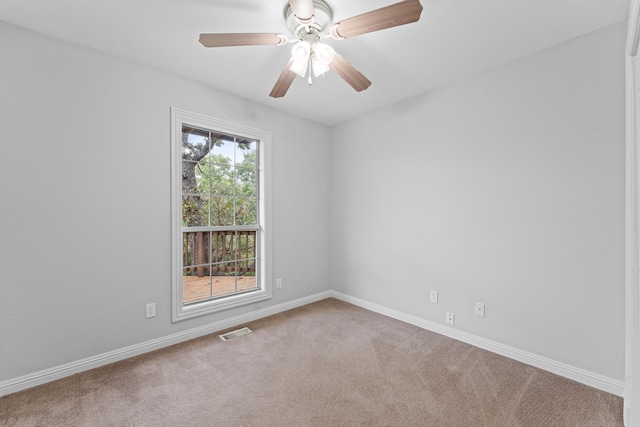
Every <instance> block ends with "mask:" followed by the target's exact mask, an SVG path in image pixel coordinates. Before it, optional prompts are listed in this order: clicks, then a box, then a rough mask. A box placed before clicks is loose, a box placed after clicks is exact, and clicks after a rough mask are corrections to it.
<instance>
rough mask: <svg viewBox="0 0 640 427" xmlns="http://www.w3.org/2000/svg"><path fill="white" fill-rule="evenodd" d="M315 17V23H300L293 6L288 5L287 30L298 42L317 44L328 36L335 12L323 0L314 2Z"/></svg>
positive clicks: (285, 10)
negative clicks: (323, 37)
mask: <svg viewBox="0 0 640 427" xmlns="http://www.w3.org/2000/svg"><path fill="white" fill-rule="evenodd" d="M313 8H314V15H313V21H312V22H311V23H308V24H302V23H300V22H298V20H297V19H296V17H295V15H294V14H293V10H292V9H291V5H290V4H289V3H287V6H286V7H285V9H284V18H285V20H286V23H287V28H288V29H289V31H290V32H291V34H293V35H294V36H295V38H296V39H298V40H304V41H308V42H310V43H313V42H317V41H318V40H320V38H321V37H322V36H324V35H328V34H329V31H330V29H331V24H332V22H333V12H332V11H331V8H330V7H329V5H328V4H327V3H326V2H324V1H323V0H313Z"/></svg>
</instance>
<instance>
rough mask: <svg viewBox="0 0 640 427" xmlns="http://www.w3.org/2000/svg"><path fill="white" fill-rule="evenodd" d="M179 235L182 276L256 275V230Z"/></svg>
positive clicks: (200, 232) (194, 232) (192, 232)
mask: <svg viewBox="0 0 640 427" xmlns="http://www.w3.org/2000/svg"><path fill="white" fill-rule="evenodd" d="M182 234H183V236H182V239H183V241H182V247H183V254H182V256H183V259H182V263H183V264H182V265H183V266H184V267H185V271H184V272H183V275H185V276H198V277H203V276H209V274H211V275H213V276H216V275H234V274H237V275H243V274H246V273H249V274H250V273H254V274H255V262H256V231H255V230H242V231H238V230H228V231H190V232H183V233H182Z"/></svg>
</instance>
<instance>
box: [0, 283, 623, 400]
mask: <svg viewBox="0 0 640 427" xmlns="http://www.w3.org/2000/svg"><path fill="white" fill-rule="evenodd" d="M329 297H333V298H337V299H339V300H342V301H345V302H348V303H351V304H353V305H357V306H358V307H362V308H365V309H367V310H370V311H373V312H376V313H379V314H382V315H385V316H388V317H391V318H393V319H397V320H400V321H403V322H406V323H409V324H411V325H414V326H418V327H420V328H423V329H426V330H429V331H432V332H436V333H438V334H441V335H445V336H447V337H450V338H453V339H456V340H458V341H462V342H466V343H467V344H471V345H473V346H476V347H479V348H482V349H485V350H488V351H491V352H493V353H497V354H500V355H502V356H505V357H509V358H511V359H514V360H517V361H519V362H522V363H526V364H528V365H531V366H535V367H536V368H540V369H544V370H545V371H549V372H552V373H554V374H557V375H560V376H563V377H566V378H569V379H571V380H574V381H578V382H580V383H583V384H586V385H588V386H590V387H594V388H597V389H599V390H603V391H606V392H608V393H612V394H615V395H617V396H623V395H624V383H623V382H622V381H618V380H614V379H612V378H608V377H605V376H602V375H599V374H595V373H593V372H589V371H586V370H584V369H580V368H576V367H574V366H570V365H567V364H564V363H561V362H557V361H555V360H551V359H548V358H545V357H542V356H538V355H536V354H533V353H529V352H526V351H522V350H519V349H517V348H514V347H510V346H507V345H504V344H500V343H498V342H495V341H491V340H487V339H484V338H481V337H478V336H475V335H472V334H469V333H466V332H462V331H459V330H456V329H453V328H450V327H446V326H444V325H440V324H438V323H435V322H431V321H429V320H425V319H422V318H419V317H416V316H413V315H410V314H406V313H402V312H400V311H397V310H393V309H390V308H387V307H383V306H381V305H378V304H374V303H371V302H368V301H365V300H361V299H359V298H355V297H352V296H349V295H345V294H342V293H340V292H336V291H327V292H321V293H318V294H314V295H310V296H308V297H304V298H300V299H297V300H294V301H289V302H286V303H282V304H278V305H275V306H272V307H267V308H263V309H260V310H256V311H252V312H251V313H247V314H244V315H240V316H236V317H232V318H229V319H225V320H222V321H219V322H215V323H211V324H208V325H204V326H200V327H197V328H192V329H189V330H186V331H183V332H178V333H176V334H171V335H167V336H165V337H161V338H156V339H153V340H149V341H145V342H142V343H139V344H135V345H132V346H129V347H124V348H121V349H118V350H114V351H110V352H107V353H102V354H99V355H96V356H92V357H88V358H86V359H81V360H78V361H75V362H71V363H67V364H64V365H59V366H55V367H53V368H50V369H45V370H42V371H39V372H35V373H33V374H28V375H24V376H22V377H18V378H13V379H10V380H7V381H2V382H0V396H6V395H8V394H11V393H15V392H18V391H21V390H25V389H28V388H31V387H34V386H37V385H40V384H45V383H48V382H51V381H55V380H58V379H61V378H64V377H68V376H70V375H73V374H76V373H79V372H84V371H88V370H89V369H94V368H98V367H100V366H104V365H108V364H110V363H114V362H118V361H120V360H124V359H127V358H129V357H133V356H137V355H140V354H143V353H148V352H150V351H154V350H158V349H161V348H164V347H168V346H170V345H174V344H178V343H181V342H184V341H188V340H191V339H194V338H198V337H201V336H203V335H207V334H211V333H214V332H218V331H222V330H224V329H228V328H232V327H234V326H238V325H241V324H243V323H247V322H251V321H254V320H257V319H261V318H263V317H267V316H271V315H273V314H277V313H281V312H283V311H287V310H290V309H292V308H296V307H300V306H303V305H306V304H310V303H312V302H316V301H320V300H322V299H325V298H329Z"/></svg>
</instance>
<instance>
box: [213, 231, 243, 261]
mask: <svg viewBox="0 0 640 427" xmlns="http://www.w3.org/2000/svg"><path fill="white" fill-rule="evenodd" d="M210 247H211V262H212V263H216V262H225V261H235V260H236V258H237V257H236V253H237V251H236V247H237V237H236V233H235V232H233V231H213V232H211V246H210Z"/></svg>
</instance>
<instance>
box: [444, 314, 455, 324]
mask: <svg viewBox="0 0 640 427" xmlns="http://www.w3.org/2000/svg"><path fill="white" fill-rule="evenodd" d="M446 319H447V325H449V326H453V325H454V324H455V319H456V315H455V314H453V313H449V312H448V311H447V318H446Z"/></svg>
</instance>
